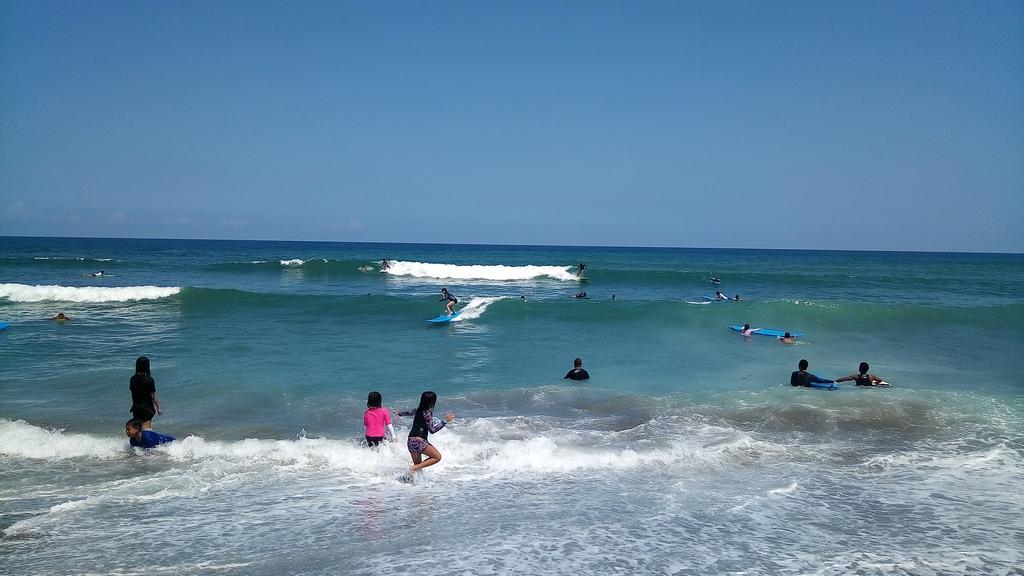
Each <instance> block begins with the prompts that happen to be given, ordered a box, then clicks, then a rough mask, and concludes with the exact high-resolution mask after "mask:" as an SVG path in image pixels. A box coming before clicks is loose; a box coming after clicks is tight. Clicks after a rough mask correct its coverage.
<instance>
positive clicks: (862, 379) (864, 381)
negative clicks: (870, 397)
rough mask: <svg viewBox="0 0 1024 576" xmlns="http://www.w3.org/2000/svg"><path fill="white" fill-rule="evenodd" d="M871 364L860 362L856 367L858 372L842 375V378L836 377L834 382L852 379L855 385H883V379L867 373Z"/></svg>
mask: <svg viewBox="0 0 1024 576" xmlns="http://www.w3.org/2000/svg"><path fill="white" fill-rule="evenodd" d="M870 369H871V366H869V365H868V363H867V362H861V363H860V366H858V367H857V370H859V372H858V373H857V374H850V375H849V376H843V377H842V378H836V382H849V381H851V380H852V381H853V382H854V383H855V384H856V385H857V386H883V387H884V386H885V381H884V380H882V379H881V378H879V377H878V376H875V375H874V374H868V370H870Z"/></svg>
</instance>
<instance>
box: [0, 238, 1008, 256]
mask: <svg viewBox="0 0 1024 576" xmlns="http://www.w3.org/2000/svg"><path fill="white" fill-rule="evenodd" d="M0 238H36V239H53V240H173V241H193V242H290V243H319V244H394V245H409V246H424V245H426V246H515V247H525V248H600V249H607V248H641V249H644V248H645V249H652V250H750V251H792V252H871V253H879V254H890V253H898V254H979V255H982V254H989V255H1010V256H1021V255H1024V252H1012V251H1000V252H978V251H971V250H865V249H860V248H750V247H741V246H642V245H635V244H634V245H625V246H617V245H612V244H525V243H523V244H520V243H515V244H495V243H492V242H484V243H470V242H394V241H372V240H270V239H253V238H165V237H151V236H149V237H147V236H142V237H132V236H23V235H9V234H0Z"/></svg>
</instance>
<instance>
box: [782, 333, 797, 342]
mask: <svg viewBox="0 0 1024 576" xmlns="http://www.w3.org/2000/svg"><path fill="white" fill-rule="evenodd" d="M779 342H782V343H783V344H796V336H793V335H792V334H790V333H789V332H786V333H785V334H783V335H782V336H779Z"/></svg>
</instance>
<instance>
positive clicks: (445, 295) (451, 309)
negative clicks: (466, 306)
mask: <svg viewBox="0 0 1024 576" xmlns="http://www.w3.org/2000/svg"><path fill="white" fill-rule="evenodd" d="M438 302H444V306H445V308H446V309H447V310H448V315H449V316H451V315H452V314H455V305H456V304H458V303H459V299H458V298H456V297H455V295H454V294H452V293H451V292H449V291H448V289H447V288H441V299H440V300H438Z"/></svg>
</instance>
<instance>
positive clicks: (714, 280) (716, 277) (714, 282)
mask: <svg viewBox="0 0 1024 576" xmlns="http://www.w3.org/2000/svg"><path fill="white" fill-rule="evenodd" d="M708 280H711V283H712V284H718V283H720V282H721V280H719V279H718V276H714V275H712V276H711V277H710V278H708Z"/></svg>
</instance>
